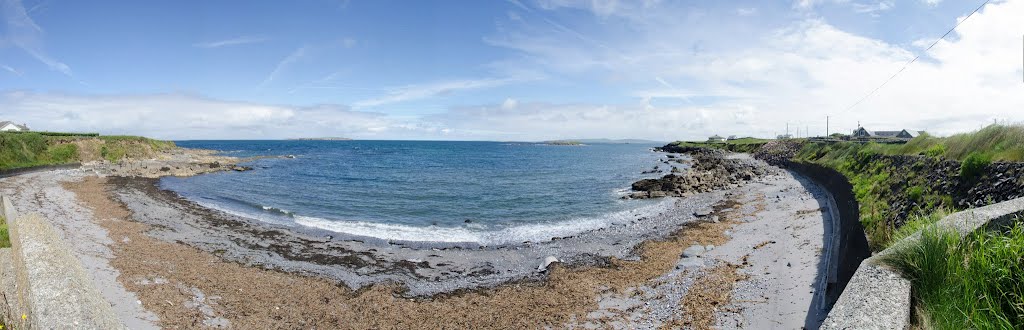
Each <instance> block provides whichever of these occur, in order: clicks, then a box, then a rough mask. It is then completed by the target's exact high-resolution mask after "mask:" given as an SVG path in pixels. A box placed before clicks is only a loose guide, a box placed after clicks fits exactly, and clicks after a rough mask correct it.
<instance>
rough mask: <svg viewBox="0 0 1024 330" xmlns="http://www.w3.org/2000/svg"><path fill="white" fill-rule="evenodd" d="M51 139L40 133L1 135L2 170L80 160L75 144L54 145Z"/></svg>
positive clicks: (0, 165)
mask: <svg viewBox="0 0 1024 330" xmlns="http://www.w3.org/2000/svg"><path fill="white" fill-rule="evenodd" d="M50 140H51V137H49V136H45V135H42V134H38V133H0V170H6V169H14V168H22V167H31V166H40V165H53V164H67V163H73V162H75V161H76V160H77V159H78V147H77V146H76V145H74V144H53V143H50Z"/></svg>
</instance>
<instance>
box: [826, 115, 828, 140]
mask: <svg viewBox="0 0 1024 330" xmlns="http://www.w3.org/2000/svg"><path fill="white" fill-rule="evenodd" d="M825 137H828V116H825Z"/></svg>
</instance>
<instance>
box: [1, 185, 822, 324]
mask: <svg viewBox="0 0 1024 330" xmlns="http://www.w3.org/2000/svg"><path fill="white" fill-rule="evenodd" d="M2 182H3V183H4V189H3V190H4V191H3V193H4V194H7V195H9V196H12V197H13V198H14V200H15V201H16V204H17V207H18V208H19V209H22V210H37V211H39V212H40V213H42V214H43V215H44V216H46V217H47V219H50V220H51V222H53V223H54V225H55V226H56V227H58V229H59V231H63V232H64V235H65V237H68V238H69V239H71V240H77V241H80V242H79V243H74V246H75V248H76V249H77V250H78V251H77V252H78V253H79V256H80V259H81V260H82V262H83V264H85V265H86V266H87V269H90V272H92V273H93V275H94V280H95V282H97V285H98V286H101V287H102V288H103V291H104V293H105V295H107V298H108V300H111V302H112V303H115V304H114V305H115V309H117V310H118V312H119V315H121V316H122V319H124V320H126V323H129V321H130V323H131V324H137V325H140V326H138V327H143V326H145V325H147V324H148V325H155V326H159V327H164V328H194V327H232V328H249V327H260V328H312V327H315V328H353V329H364V328H412V327H415V328H426V327H429V328H513V327H514V328H538V327H545V326H548V327H554V328H566V327H567V328H604V327H613V328H658V327H668V328H672V327H685V328H706V327H710V326H715V327H746V328H765V327H771V328H799V327H801V326H810V327H815V325H816V323H815V322H816V321H815V320H817V319H818V318H819V316H823V315H819V314H821V313H816V312H814V311H813V308H811V307H813V306H812V305H815V306H816V304H813V302H814V299H815V296H816V295H815V293H814V285H815V282H816V281H817V279H818V272H819V269H820V268H821V265H820V259H821V258H820V255H821V252H820V251H821V248H822V246H823V245H822V244H823V242H824V237H823V233H824V232H825V227H824V226H825V223H827V221H825V220H826V219H827V214H823V213H822V209H821V205H820V203H819V201H823V200H826V199H825V198H824V195H822V193H821V192H820V191H815V190H816V189H815V186H813V185H808V182H806V180H803V179H799V178H796V177H794V176H793V175H791V174H788V173H785V172H781V171H779V174H776V175H769V176H766V177H764V178H763V179H760V180H757V181H756V182H753V183H750V184H747V185H746V186H744V187H737V188H731V189H727V190H723V191H717V192H712V193H705V194H698V195H695V196H691V197H687V198H673V199H665V201H663V202H661V204H660V206H659V207H662V208H663V209H662V210H661V212H658V213H660V214H658V215H656V216H648V217H638V218H637V219H635V220H633V221H630V222H629V223H622V224H618V225H615V226H612V227H609V228H607V229H604V230H598V231H592V232H587V233H583V234H580V235H576V236H573V237H567V238H562V239H557V240H552V241H550V242H541V243H532V244H517V245H509V246H500V247H479V246H436V245H435V246H431V245H424V244H414V243H408V242H383V241H372V240H367V239H359V238H355V237H344V235H339V234H336V233H328V232H324V231H317V230H311V229H304V228H295V227H284V226H274V225H270V224H265V223H257V222H254V221H253V220H248V219H245V218H240V217H236V216H232V215H230V214H225V213H223V212H218V211H213V210H209V209H205V208H202V207H201V206H198V205H196V204H194V203H191V202H189V201H187V200H183V199H181V198H180V197H178V196H176V195H175V194H173V193H170V192H166V191H162V190H160V189H158V188H157V187H156V186H155V180H153V179H142V178H120V177H98V176H96V175H95V174H94V172H89V171H84V170H63V171H50V172H40V173H31V174H25V175H21V176H18V177H13V178H7V179H3V180H2ZM694 213H698V214H701V215H703V216H702V217H700V218H698V217H696V216H695V215H694ZM715 219H717V221H713V220H715ZM81 233H91V234H89V235H83V234H81ZM765 242H768V243H765ZM772 242H774V243H772ZM695 244H699V245H702V246H704V245H715V247H714V248H713V249H712V250H711V251H709V252H707V253H705V254H704V255H703V256H701V257H690V258H682V257H680V254H681V253H682V252H683V250H684V249H686V248H687V247H690V246H692V245H695ZM97 251H99V252H97ZM548 256H554V257H556V258H559V259H561V260H562V261H564V263H556V264H553V265H552V266H551V267H550V268H549V270H548V271H546V272H538V271H537V267H538V265H539V264H541V262H542V261H543V260H544V258H546V257H548ZM112 279H115V280H112ZM804 287H806V288H807V290H806V293H804V292H805V290H803V289H802V288H804ZM798 289H799V290H798ZM108 292H110V293H109V294H108ZM136 297H137V300H136V299H135V298H136ZM809 310H810V311H812V312H811V313H808V311H809ZM767 322H771V323H767ZM132 327H133V328H138V327H136V326H132Z"/></svg>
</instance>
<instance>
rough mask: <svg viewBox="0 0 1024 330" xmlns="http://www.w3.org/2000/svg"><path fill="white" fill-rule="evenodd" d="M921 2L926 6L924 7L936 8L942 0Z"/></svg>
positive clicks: (924, 0)
mask: <svg viewBox="0 0 1024 330" xmlns="http://www.w3.org/2000/svg"><path fill="white" fill-rule="evenodd" d="M921 2H924V4H926V5H929V6H932V7H935V6H937V5H938V4H939V3H942V0H921Z"/></svg>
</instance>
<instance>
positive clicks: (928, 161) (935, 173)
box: [793, 125, 1024, 329]
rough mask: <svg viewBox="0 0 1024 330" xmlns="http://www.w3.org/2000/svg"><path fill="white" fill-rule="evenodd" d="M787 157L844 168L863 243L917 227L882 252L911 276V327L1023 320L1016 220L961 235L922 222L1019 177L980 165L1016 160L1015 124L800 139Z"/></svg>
mask: <svg viewBox="0 0 1024 330" xmlns="http://www.w3.org/2000/svg"><path fill="white" fill-rule="evenodd" d="M793 158H794V159H795V160H798V161H807V162H814V163H818V164H822V165H825V166H828V167H831V168H833V169H836V170H837V171H839V172H841V173H843V175H844V176H846V177H847V179H848V180H849V181H850V183H851V185H852V186H853V189H854V194H855V196H856V199H857V202H858V203H859V205H860V222H861V224H862V225H863V226H864V231H865V234H866V235H867V237H868V240H869V242H870V244H871V247H872V249H873V250H875V251H878V250H882V249H885V248H888V247H891V246H892V245H893V244H894V242H897V241H899V240H901V239H903V238H906V237H908V236H910V235H913V234H914V233H916V232H920V233H921V239H920V241H917V242H913V243H907V244H903V245H897V246H895V247H893V248H894V249H896V250H895V253H894V254H893V255H891V257H890V258H888V260H887V263H889V264H890V265H893V266H894V268H896V269H897V270H898V271H900V272H902V273H903V274H904V276H905V277H907V278H908V279H910V280H911V283H912V288H913V289H912V292H913V295H914V300H915V304H916V306H917V307H916V314H917V317H916V318H915V320H916V322H918V326H919V327H920V328H925V329H933V328H934V329H1020V328H1021V327H1022V326H1024V225H1021V224H1017V225H1016V226H1015V227H1013V228H1012V230H1008V231H996V232H979V233H976V234H973V235H969V236H967V237H965V238H962V239H961V238H960V237H959V235H957V234H955V233H952V232H946V231H942V230H940V229H936V227H935V226H933V225H932V224H934V223H935V222H937V221H938V220H940V219H942V218H943V217H944V216H945V215H947V214H949V213H950V212H954V211H959V210H961V209H963V208H964V207H963V206H962V204H959V203H954V199H956V198H958V197H959V198H963V197H964V195H970V193H971V191H977V190H979V189H985V188H990V187H993V186H995V185H996V184H997V183H998V184H1003V183H1005V182H1006V180H1020V178H1016V177H1015V175H1014V174H1013V173H1007V172H1000V170H995V169H996V167H994V166H990V165H991V164H992V163H993V162H1020V161H1024V127H1022V126H1019V125H1013V126H1005V125H992V126H989V127H985V128H983V129H981V130H978V131H976V132H971V133H964V134H957V135H953V136H949V137H944V138H942V137H934V136H930V135H926V134H924V135H921V136H919V137H917V138H915V139H913V140H911V141H909V142H908V143H906V144H903V145H891V144H874V143H866V144H862V143H854V142H846V143H810V142H808V143H804V144H803V146H802V147H801V148H800V149H799V152H797V154H796V155H795V156H793ZM1004 165H1005V164H1004ZM1010 167H1011V166H1002V167H1001V168H1010ZM1015 173H1019V172H1015ZM1010 184H1011V186H1014V187H1019V185H1014V183H1010ZM1015 189H1016V188H1015ZM1000 196H1002V197H1001V198H1012V197H1013V196H1016V193H1012V195H1011V196H1009V197H1007V195H1000ZM996 201H998V200H989V201H987V202H988V203H992V202H996Z"/></svg>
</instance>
